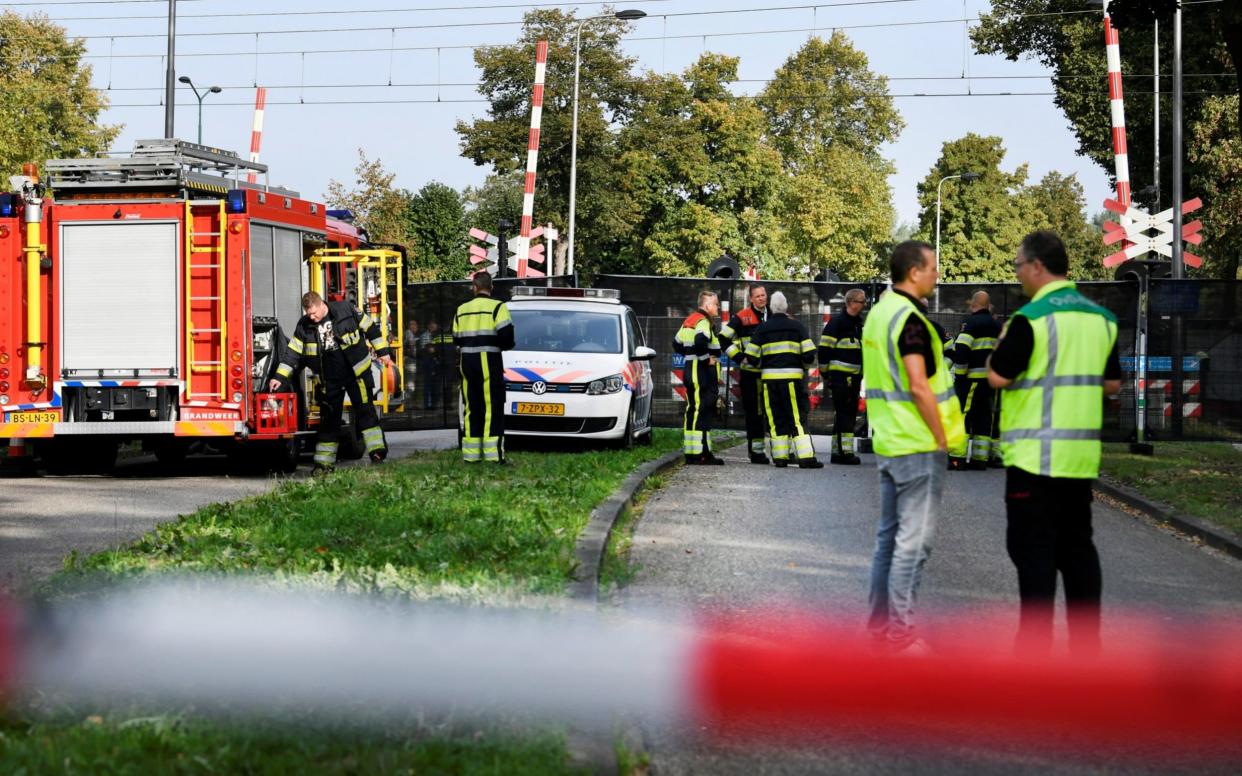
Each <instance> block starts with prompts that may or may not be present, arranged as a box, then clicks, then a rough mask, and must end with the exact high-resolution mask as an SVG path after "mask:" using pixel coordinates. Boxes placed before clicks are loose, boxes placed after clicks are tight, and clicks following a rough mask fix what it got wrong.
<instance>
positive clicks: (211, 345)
mask: <svg viewBox="0 0 1242 776" xmlns="http://www.w3.org/2000/svg"><path fill="white" fill-rule="evenodd" d="M196 205H197V206H200V207H202V206H207V205H210V206H213V207H217V208H219V214H218V215H217V221H216V224H217V226H216V231H214V232H195V231H194V208H195V206H196ZM201 212H202V211H201V210H200V213H201ZM227 226H228V224H227V215H226V213H225V201H224V200H223V199H221V200H208V201H202V200H199V201H193V200H188V199H187V200H186V202H185V320H186V327H185V332H186V333H185V353H186V364H187V366H188V371H189V374H188V375H186V377H187V379H186V381H185V398H186V399H187V400H188V399H194V398H196V397H197V398H209V397H210V398H214V397H215V392H214V391H213V392H210V393H203V392H201V391H200V392H198V393H195V391H194V376H195V375H200V374H212V373H215V374H216V379H217V380H218V381H219V385H220V393H219V399H220V401H228V397H229V390H228V389H229V384H228V379H227V378H228V374H227V373H226V372H225V360H224V354H225V353H226V352H227V351H226V348H225V346H226V338H227V336H228V331H227V323H226V321H227V318H226V310H227V308H226V307H225V302H226V301H227V300H226V299H225V286H226V280H225V241H224V232H225V229H226V228H227ZM208 237H209V238H211V239H212V241H213V243H212V244H211V245H199V244H198V242H197V240H198V238H208ZM196 256H210V257H211V258H210V259H209V260H208V261H207V262H201V261H195V257H196ZM195 273H197V274H195ZM205 280H206V281H209V282H207V283H204V282H203V281H205ZM195 281H197V283H196V282H195ZM196 291H199V292H203V291H205V292H206V294H205V295H201V294H200V295H196ZM204 302H206V303H209V305H208V306H209V307H213V308H215V311H216V315H215V320H214V321H213V323H214V324H215V326H214V327H211V326H210V324H209V326H208V327H204V328H198V327H196V326H195V321H194V317H195V316H194V305H195V303H198V304H200V305H201V304H202V303H204ZM199 310H200V313H199V316H200V320H201V319H202V312H201V311H202V307H201V306H200V307H199Z"/></svg>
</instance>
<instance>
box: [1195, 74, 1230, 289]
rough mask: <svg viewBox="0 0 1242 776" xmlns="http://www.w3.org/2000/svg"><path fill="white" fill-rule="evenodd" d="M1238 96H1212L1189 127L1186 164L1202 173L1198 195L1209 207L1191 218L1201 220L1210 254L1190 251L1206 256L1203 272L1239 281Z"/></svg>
mask: <svg viewBox="0 0 1242 776" xmlns="http://www.w3.org/2000/svg"><path fill="white" fill-rule="evenodd" d="M1238 103H1239V99H1238V96H1237V95H1236V94H1233V95H1229V96H1227V97H1220V96H1218V97H1213V98H1212V99H1210V100H1209V101H1208V102H1207V103H1206V104H1205V105H1204V109H1203V111H1202V112H1200V114H1199V120H1198V121H1196V122H1195V123H1194V124H1193V125H1192V126H1191V128H1190V132H1189V133H1188V136H1187V142H1186V157H1187V160H1188V161H1189V162H1190V163H1191V164H1193V165H1195V167H1196V168H1197V169H1199V170H1202V171H1203V177H1202V179H1201V185H1202V187H1203V188H1202V189H1201V190H1200V192H1201V193H1202V195H1203V199H1204V201H1205V202H1206V203H1208V204H1207V206H1206V207H1204V209H1203V210H1202V211H1199V212H1196V213H1193V214H1192V215H1191V218H1194V217H1200V218H1201V219H1202V221H1203V231H1204V232H1205V233H1207V234H1208V235H1209V239H1210V240H1211V244H1210V245H1208V244H1207V243H1205V246H1206V247H1209V248H1210V249H1211V250H1207V251H1204V250H1200V249H1199V248H1196V247H1194V246H1188V247H1190V248H1191V252H1192V253H1194V254H1196V255H1202V256H1203V257H1204V262H1205V267H1204V270H1205V271H1206V272H1207V273H1209V274H1211V275H1212V276H1214V277H1219V278H1225V279H1228V280H1233V279H1239V278H1240V277H1242V274H1240V273H1239V267H1238V265H1239V261H1238V260H1239V255H1240V254H1242V132H1240V131H1239V123H1238Z"/></svg>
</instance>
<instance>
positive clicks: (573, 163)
mask: <svg viewBox="0 0 1242 776" xmlns="http://www.w3.org/2000/svg"><path fill="white" fill-rule="evenodd" d="M646 15H647V12H646V11H640V10H638V9H636V8H630V9H628V10H625V11H617V12H616V13H614V14H611V15H609V16H590V17H587V18H586V19H582V20H581V21H579V22H578V29H577V31H576V32H575V33H574V128H573V137H572V139H571V140H570V141H569V236H568V237H567V238H566V239H567V240H568V241H569V266H568V267H567V268H566V269H567V270H568V271H569V274H571V275H572V274H574V221H575V215H576V213H577V210H578V70H579V68H580V67H581V66H582V26H583V25H584V24H586V23H587V22H590V21H596V20H598V19H620V20H621V21H625V22H632V21H636V20H638V19H641V18H643V17H644V16H646Z"/></svg>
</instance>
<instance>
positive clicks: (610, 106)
mask: <svg viewBox="0 0 1242 776" xmlns="http://www.w3.org/2000/svg"><path fill="white" fill-rule="evenodd" d="M524 20H525V24H524V26H523V29H522V34H521V38H520V39H519V42H518V43H517V44H516V45H512V46H489V47H485V48H480V49H476V51H475V55H474V56H475V64H476V65H477V66H478V68H479V71H480V78H479V80H480V84H481V85H480V87H479V92H480V94H482V95H483V97H484V98H486V99H487V100H488V102H489V106H488V109H487V116H486V117H485V118H481V119H476V120H474V121H473V122H469V123H467V122H464V121H462V122H458V124H457V127H456V130H457V134H458V137H459V138H460V141H461V151H462V155H463V156H465V157H466V158H468V159H470V160H472V161H473V162H474V163H475V164H478V165H486V166H489V167H491V169H492V171H493V172H494V173H495V174H496V175H498V176H501V177H502V178H507V177H508V176H510V175H513V174H521V173H522V172H523V171H524V170H525V168H526V151H527V141H528V136H529V128H530V110H531V85H532V83H533V81H534V71H535V44H536V42H537V41H540V40H547V41H548V42H549V48H548V65H547V73H546V82H545V86H544V92H543V98H544V101H543V105H544V110H543V120H542V122H541V124H542V126H541V130H540V138H539V147H540V155H539V170H538V175H537V176H536V178H535V218H536V220H537V222H539V223H547V222H551V223H553V224H555V225H556V226H557V227H558V228H561V231H562V234H563V233H564V232H565V227H566V225H567V221H568V214H569V178H570V140H571V136H572V132H571V129H572V117H573V79H574V31H575V29H576V27H577V24H578V19H577V18H576V17H575V16H574V14H572V13H566V12H564V11H560V10H536V11H531V12H530V13H527V14H526V16H525V17H524ZM627 29H628V25H627V24H626V23H625V22H621V21H618V20H615V19H599V20H592V21H589V22H587V23H586V24H585V25H584V26H583V28H582V49H581V51H582V60H581V69H580V81H581V83H580V88H579V94H580V97H579V111H578V114H579V115H578V184H577V185H578V189H577V217H576V221H577V224H576V229H577V235H576V241H577V246H576V249H575V250H576V254H577V256H576V262H577V263H578V264H579V265H581V264H583V262H584V261H585V263H586V264H588V265H591V264H599V262H600V257H601V256H602V255H603V251H604V246H605V244H606V243H607V242H608V240H609V237H610V236H609V235H607V234H603V233H601V230H600V228H599V226H598V225H599V223H600V221H601V219H604V218H606V217H607V216H608V214H609V211H610V208H612V207H613V206H614V204H615V203H614V198H613V197H611V196H610V192H609V191H608V190H607V187H606V185H605V184H604V181H607V180H610V178H611V175H610V172H611V168H612V165H613V162H614V160H615V157H616V131H615V130H616V127H618V126H621V125H624V124H626V123H627V122H628V120H629V117H630V115H631V114H632V111H633V107H634V103H635V99H636V95H635V90H636V88H637V83H638V81H637V79H636V78H635V77H634V76H633V75H632V74H631V70H632V68H633V66H634V60H633V59H632V58H630V57H627V56H626V55H625V54H624V53H623V52H622V51H621V35H622V33H624V32H625V31H626V30H627ZM519 213H520V210H519ZM493 226H494V224H493ZM489 231H490V229H489Z"/></svg>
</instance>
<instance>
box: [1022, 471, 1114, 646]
mask: <svg viewBox="0 0 1242 776" xmlns="http://www.w3.org/2000/svg"><path fill="white" fill-rule="evenodd" d="M1005 508H1006V517H1007V519H1008V524H1009V525H1008V531H1007V533H1006V536H1005V545H1006V548H1007V549H1008V551H1009V558H1010V560H1012V561H1013V565H1014V567H1015V568H1016V569H1017V571H1018V594H1019V596H1020V597H1021V602H1022V603H1021V622H1020V625H1019V629H1018V637H1019V646H1020V647H1022V648H1025V649H1030V650H1032V651H1036V652H1045V651H1047V650H1048V649H1049V648H1050V646H1051V643H1052V618H1053V604H1054V602H1055V600H1056V594H1057V574H1060V575H1061V581H1062V584H1063V585H1064V586H1065V603H1066V609H1067V611H1068V613H1069V635H1070V648H1071V649H1073V650H1074V651H1075V652H1079V653H1085V654H1094V653H1095V652H1097V651H1098V650H1099V643H1100V591H1101V588H1102V580H1101V573H1100V556H1099V554H1098V553H1097V552H1096V549H1095V543H1094V542H1093V541H1092V538H1091V537H1092V529H1091V480H1072V479H1064V478H1056V477H1040V476H1037V475H1034V474H1030V473H1028V472H1025V471H1022V470H1021V469H1015V468H1012V467H1010V468H1009V469H1007V470H1006V477H1005Z"/></svg>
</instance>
